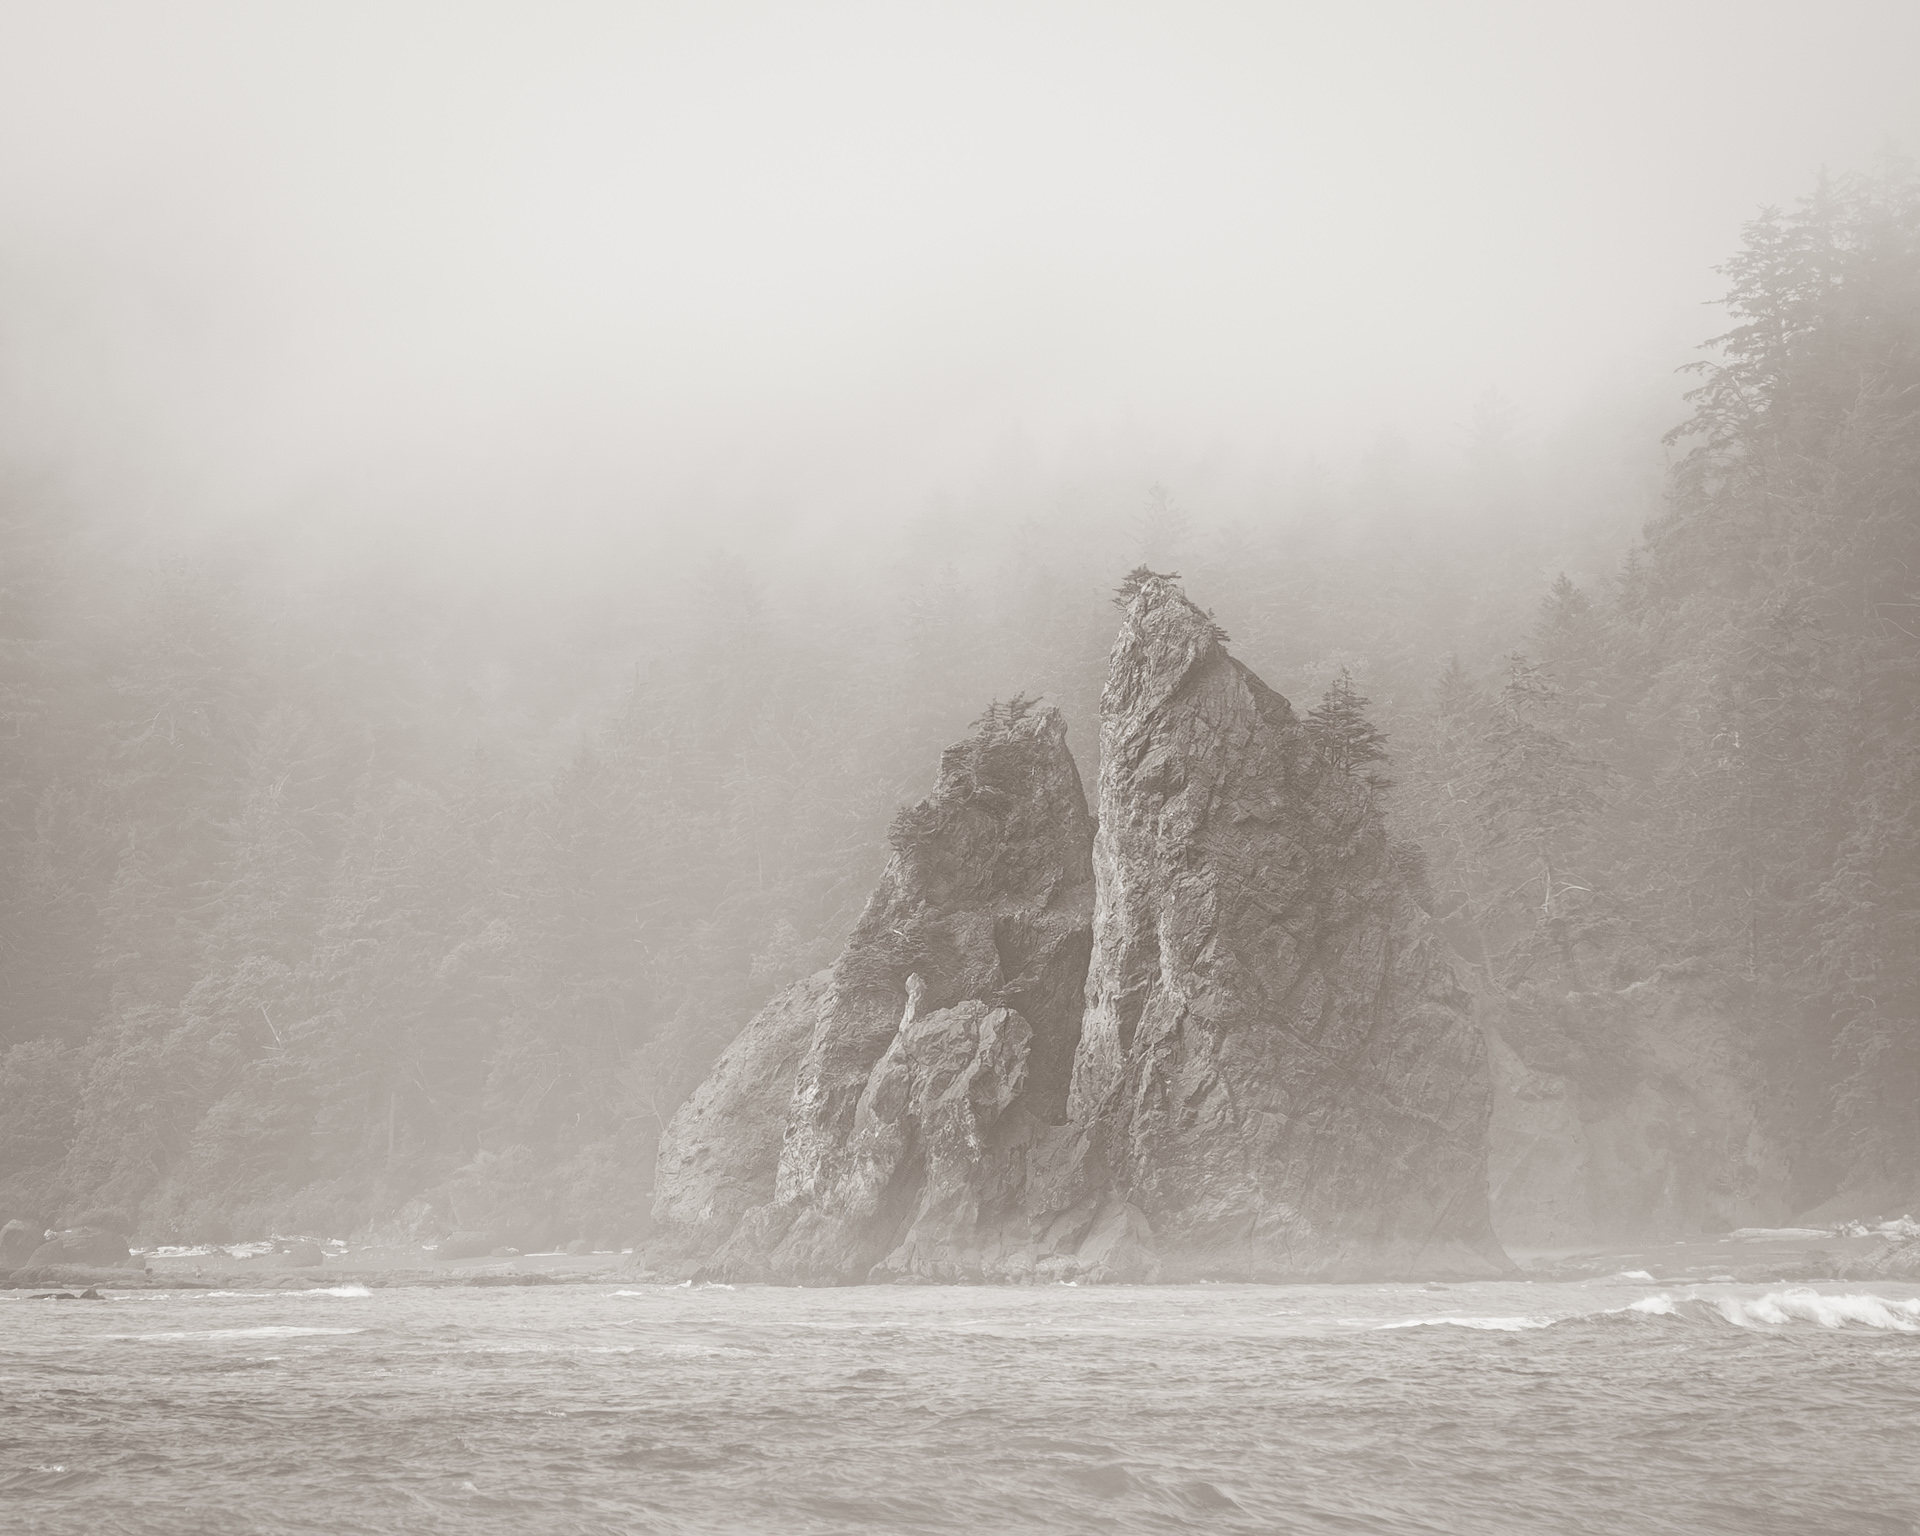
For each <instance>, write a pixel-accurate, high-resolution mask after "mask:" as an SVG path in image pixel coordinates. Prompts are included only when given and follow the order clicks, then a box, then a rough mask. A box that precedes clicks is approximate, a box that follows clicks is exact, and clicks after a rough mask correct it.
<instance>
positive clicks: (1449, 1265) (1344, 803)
mask: <svg viewBox="0 0 1920 1536" xmlns="http://www.w3.org/2000/svg"><path fill="white" fill-rule="evenodd" d="M1121 603H1122V606H1123V609H1124V613H1125V617H1124V620H1123V622H1122V625H1121V630H1120V634H1119V637H1118V639H1117V640H1116V642H1115V645H1114V649H1113V655H1112V661H1111V665H1110V668H1109V672H1108V678H1107V684H1106V689H1105V693H1104V695H1103V698H1102V703H1101V767H1100V784H1099V798H1098V811H1099V816H1098V833H1097V836H1096V834H1095V822H1094V820H1093V819H1092V818H1090V817H1089V816H1088V814H1087V808H1086V803H1085V798H1084V795H1083V793H1082V790H1081V784H1080V778H1079V774H1078V772H1077V770H1076V768H1075V766H1074V763H1073V759H1072V757H1071V755H1070V754H1069V753H1068V751H1067V747H1066V727H1065V724H1064V722H1063V721H1062V720H1061V718H1060V716H1059V715H1058V713H1057V712H1055V711H1053V710H1051V709H1037V708H1034V707H1032V706H1030V705H1028V704H1026V703H1024V702H1022V701H1015V702H1014V703H1013V704H1011V705H999V706H995V708H994V709H993V710H991V711H989V712H988V714H987V715H986V716H985V717H983V718H982V720H981V721H980V722H979V723H978V724H977V725H976V727H975V729H974V731H973V733H972V734H970V735H969V736H968V737H967V738H966V739H965V740H964V741H962V742H960V743H959V744H958V745H956V746H954V747H952V748H950V749H949V750H948V751H947V752H946V754H945V755H944V756H943V758H942V761H941V766H940V776H939V782H938V784H937V785H936V787H935V789H934V792H933V794H932V795H930V796H929V797H928V798H927V799H926V800H923V801H921V802H920V803H919V804H917V805H915V806H913V807H910V808H908V809H907V810H904V811H902V812H901V814H900V816H899V817H898V818H897V819H896V821H895V823H894V827H893V830H892V834H891V843H892V857H891V859H890V860H889V862H888V865H887V869H886V872H885V874H884V875H883V876H882V878H881V881H880V884H879V886H878V887H877V888H876V890H875V891H874V893H873V896H872V897H871V899H870V900H869V901H868V903H867V907H866V910H865V912H864V913H863V914H862V916H861V918H860V921H859V923H858V924H857V925H856V926H855V928H854V931H853V934H852V936H851V938H850V939H849V941H848V944H847V947H846V950H845V951H844V952H843V953H842V955H841V956H840V958H839V960H838V961H837V962H836V963H835V965H834V966H833V967H832V969H831V971H829V972H823V973H821V974H820V975H819V976H816V977H813V978H810V979H808V980H807V981H804V982H801V983H798V984H797V985H796V986H795V987H793V988H792V989H790V990H789V991H788V992H787V993H785V994H783V995H782V996H781V997H780V998H777V999H776V1000H775V1001H774V1002H773V1003H772V1004H771V1005H769V1007H768V1008H767V1009H765V1010H764V1011H763V1012H762V1013H761V1015H760V1016H759V1017H758V1018H757V1019H755V1020H754V1022H753V1023H752V1024H750V1025H749V1026H748V1028H747V1030H746V1031H745V1032H744V1033H743V1035H742V1036H741V1037H740V1039H739V1040H737V1041H736V1042H735V1043H734V1045H733V1046H732V1047H730V1048H729V1050H728V1051H727V1052H726V1054H725V1055H723V1056H722V1057H721V1059H720V1061H719V1063H718V1065H717V1066H716V1067H715V1069H714V1071H713V1073H712V1075H711V1076H710V1077H709V1079H708V1080H707V1082H706V1083H705V1084H703V1085H702V1087H701V1088H700V1089H699V1090H698V1091H697V1092H696V1093H695V1094H694V1096H693V1097H692V1098H691V1099H690V1100H689V1101H688V1103H687V1104H686V1105H685V1106H684V1107H683V1108H682V1109H681V1111H680V1113H679V1114H678V1115H676V1116H675V1118H674V1121H673V1123H672V1125H671V1126H670V1127H669V1129H668V1133H667V1136H666V1137H665V1139H664V1140H663V1142H662V1145H661V1151H660V1162H659V1169H658V1173H657V1178H656V1186H655V1187H656V1191H657V1194H656V1203H655V1223H656V1234H657V1235H656V1237H655V1239H654V1241H653V1242H652V1243H651V1244H650V1245H649V1247H648V1249H647V1251H646V1253H645V1254H644V1255H643V1256H642V1261H643V1265H644V1267H645V1268H647V1269H648V1270H650V1271H652V1272H653V1273H655V1274H657V1275H660V1276H661V1277H662V1278H684V1277H687V1276H689V1275H695V1274H706V1275H709V1276H711V1277H713V1278H716V1279H721V1278H726V1279H738V1280H766V1281H775V1282H787V1283H812V1284H818V1283H847V1282H852V1281H859V1280H870V1279H875V1280H877V1279H894V1280H946V1281H959V1280H1046V1279H1079V1278H1086V1279H1093V1280H1121V1281H1125V1280H1134V1281H1154V1280H1189V1279H1217V1280H1291V1279H1356V1278H1388V1277H1398V1276H1420V1277H1448V1276H1456V1277H1457V1276H1474V1275H1490V1274H1497V1273H1500V1272H1501V1271H1502V1270H1504V1269H1506V1268H1507V1267H1508V1266H1507V1261H1506V1258H1505V1255H1504V1254H1503V1253H1502V1252H1501V1250H1500V1247H1499V1244H1498V1243H1497V1242H1496V1241H1495V1239H1494V1235H1493V1231H1492V1228H1491V1226H1490V1224H1489V1220H1488V1205H1487V1178H1486V1162H1487V1122H1488V1110H1489V1081H1488V1069H1487V1060H1486V1048H1485V1045H1484V1042H1483V1039H1482V1035H1481V1032H1480V1030H1479V1029H1478V1028H1477V1026H1476V1025H1475V1024H1474V1022H1473V1019H1472V1017H1471V1014H1470V1004H1469V999H1468V998H1467V996H1466V994H1465V993H1463V992H1462V991H1461V990H1460V988H1459V986H1458V985H1457V984H1456V982H1455V980H1454V978H1453V975H1452V972H1451V971H1450V970H1449V968H1448V967H1447V965H1446V964H1445V962H1444V961H1443V960H1442V958H1441V956H1440V953H1439V950H1438V946H1437V943H1436V941H1435V939H1434V938H1433V937H1432V936H1431V935H1430V933H1429V932H1428V919H1427V917H1426V915H1425V913H1424V912H1423V911H1422V909H1421V907H1420V904H1419V901H1418V899H1417V893H1418V888H1419V879H1420V876H1419V870H1420V861H1419V858H1418V855H1417V853H1416V852H1414V851H1413V850H1410V849H1405V848H1397V847H1395V846H1394V845H1393V844H1392V843H1391V842H1390V841H1389V838H1388V835H1387V821H1386V811H1385V806H1384V803H1383V802H1384V796H1385V790H1384V788H1383V786H1382V784H1381V783H1380V782H1379V781H1378V780H1377V778H1375V777H1374V776H1373V775H1372V773H1371V772H1370V770H1369V769H1368V768H1367V766H1366V765H1365V764H1356V763H1355V762H1354V761H1353V760H1352V754H1350V753H1346V752H1343V750H1342V742H1341V740H1340V738H1339V732H1338V730H1337V728H1336V727H1334V726H1330V725H1329V724H1328V723H1326V722H1321V721H1316V720H1311V719H1309V720H1303V719H1301V718H1300V717H1298V716H1297V715H1296V714H1295V713H1294V711H1293V709H1292V707H1291V706H1290V705H1289V704H1288V703H1287V701H1286V700H1285V699H1283V698H1282V697H1280V695H1279V694H1277V693H1275V692H1274V691H1273V690H1272V689H1270V688H1268V687H1267V686H1266V685H1265V684H1264V683H1262V682H1261V681H1260V679H1259V678H1257V677H1255V676H1254V675H1253V673H1252V672H1250V671H1249V670H1248V669H1247V668H1246V667H1245V666H1243V665H1241V664H1240V663H1239V662H1238V661H1236V660H1235V659H1234V658H1233V657H1231V656H1230V655H1228V653H1227V650H1226V645H1225V642H1226V636H1225V635H1224V634H1222V632H1221V631H1220V629H1219V627H1218V626H1217V625H1216V624H1215V623H1214V622H1213V620H1212V619H1211V618H1210V617H1209V616H1208V615H1207V614H1206V613H1204V612H1202V611H1201V610H1200V609H1199V608H1197V607H1196V606H1195V605H1194V604H1193V603H1191V602H1190V601H1189V600H1188V599H1187V597H1186V596H1185V594H1184V593H1182V592H1181V590H1180V588H1179V587H1178V585H1177V584H1176V583H1175V581H1174V580H1173V579H1172V578H1170V577H1166V576H1160V575H1156V574H1154V573H1152V572H1147V571H1137V572H1135V573H1134V575H1133V576H1131V577H1129V578H1128V581H1127V584H1126V585H1125V587H1124V588H1123V589H1122V594H1121Z"/></svg>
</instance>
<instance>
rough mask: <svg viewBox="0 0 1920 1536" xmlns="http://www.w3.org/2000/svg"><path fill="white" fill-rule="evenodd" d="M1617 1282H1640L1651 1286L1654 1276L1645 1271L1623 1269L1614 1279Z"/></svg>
mask: <svg viewBox="0 0 1920 1536" xmlns="http://www.w3.org/2000/svg"><path fill="white" fill-rule="evenodd" d="M1613 1278H1614V1279H1616V1280H1639V1281H1643V1282H1645V1283H1647V1284H1651V1283H1652V1281H1653V1276H1652V1275H1650V1274H1648V1273H1647V1271H1646V1270H1644V1269H1623V1270H1621V1271H1620V1273H1619V1274H1617V1275H1615V1276H1614V1277H1613Z"/></svg>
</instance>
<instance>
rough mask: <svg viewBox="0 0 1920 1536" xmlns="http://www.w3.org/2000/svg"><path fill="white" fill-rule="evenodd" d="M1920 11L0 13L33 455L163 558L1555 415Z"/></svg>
mask: <svg viewBox="0 0 1920 1536" xmlns="http://www.w3.org/2000/svg"><path fill="white" fill-rule="evenodd" d="M1916 58H1920V6H1917V5H1915V4H1913V3H1911V0H1874V3H1851V4H1849V3H1844V0H1842V3H1833V0H1828V3H1821V4H1812V3H1766V0H1743V3H1717V0H1716V3H1699V0H1691V3H1690V0H1668V3H1658V4H1655V3H1639V0H1635V3H1610V4H1580V5H1570V4H1555V3H1541V0H1531V3H1513V4H1508V3H1495V0H1477V3H1455V4H1447V3H1431V0H1429V3H1406V4H1365V3H1329V0H1323V3H1319V4H1313V5H1300V4H1285V3H1272V4H1232V5H1228V4H1208V3H1205V0H1176V3H1134V4H1128V3H1118V0H1110V3H1105V4H1050V3H1045V0H1022V3H1018V4H1006V5H1002V4H994V3H982V0H969V3H965V4H946V5H915V4H899V3H896V4H874V5H858V4H840V3H827V4H822V3H809V4H793V5H784V6H779V5H764V6H755V5H739V4H731V3H724V0H705V3H695V4H663V5H649V4H641V3H628V4H612V3H606V4H595V3H584V0H542V3H538V4H533V3H527V4H515V5H501V4H484V3H475V0H464V3H447V4H428V3H415V4H407V3H404V0H402V3H380V4H358V3H343V0H328V3H324V4H322V3H313V4H293V3H267V0H255V3H251V4H226V5H223V4H212V3H195V0H169V3H166V4H151V3H143V0H133V3H125V4H96V3H88V0H58V3H49V0H41V3H26V0H0V380H4V388H5V393H4V404H5V417H6V419H5V420H4V422H0V443H4V448H5V452H6V453H7V455H8V456H9V457H11V458H12V459H13V460H14V461H16V462H20V461H29V462H37V463H39V464H41V465H53V466H55V467H57V468H58V469H59V470H60V472H61V473H62V474H63V475H65V476H67V477H68V479H69V481H70V483H71V484H72V485H73V487H74V488H75V491H76V493H77V494H79V495H81V496H82V497H84V498H87V499H90V500H95V501H101V502H111V503H114V504H116V505H117V506H118V507H119V508H120V509H121V510H122V511H123V512H126V513H129V514H131V515H136V516H140V517H142V518H146V519H150V520H153V521H157V522H161V523H165V522H168V521H169V520H175V521H182V522H200V523H204V522H206V521H207V520H212V521H214V522H216V523H218V522H221V521H224V520H232V519H240V520H245V521H259V522H264V523H267V524H269V525H271V524H274V523H276V522H279V523H286V524H289V525H291V524H299V523H307V524H312V523H316V522H318V523H321V524H324V525H326V526H329V527H337V528H339V529H341V530H344V531H346V532H348V533H350V534H351V535H353V536H354V537H366V538H370V539H371V538H376V537H386V536H389V535H391V534H393V533H394V532H396V531H398V530H404V529H409V528H411V529H413V530H415V531H416V532H418V533H419V534H421V535H422V536H423V537H426V538H430V539H438V538H444V537H445V536H446V535H447V533H448V531H449V530H460V531H461V532H462V535H463V536H465V535H466V534H467V533H468V532H472V533H473V536H474V537H475V538H476V539H477V540H478V541H479V542H483V543H484V542H488V541H489V540H492V541H495V542H497V543H499V544H500V545H501V546H502V547H508V548H511V547H514V546H515V545H516V544H519V543H529V542H539V541H542V540H546V539H554V538H560V537H562V536H563V534H564V533H565V532H567V531H571V532H572V533H574V534H576V535H580V536H582V538H583V540H584V541H585V542H587V543H591V542H592V540H593V538H596V537H598V536H600V534H601V533H603V532H604V531H605V530H607V529H609V528H614V527H621V528H627V529H656V528H662V527H665V528H671V529H679V530H682V531H684V530H686V529H688V528H695V529H698V530H700V531H701V533H702V534H709V533H713V532H715V531H720V532H725V531H727V530H749V529H760V528H764V527H770V526H777V525H779V524H780V523H782V522H784V521H786V520H789V519H793V518H800V519H803V520H804V519H809V518H811V519H816V520H818V519H821V518H839V517H845V516H848V515H852V516H856V517H862V516H888V515H911V513H912V512H913V511H915V510H916V509H918V508H919V507H921V506H923V505H924V504H925V503H926V500H927V498H928V497H929V496H930V495H932V494H934V493H936V492H939V491H941V490H942V489H951V488H954V487H961V488H964V487H966V486H967V485H969V484H971V483H974V482H975V481H976V480H977V479H978V477H979V476H980V475H982V474H983V473H985V472H987V470H988V469H989V468H990V466H991V465H992V464H993V463H994V462H995V461H996V460H998V459H1002V458H1004V457H1005V456H1007V455H1009V454H1016V455H1023V456H1025V457H1026V458H1027V459H1029V460H1031V461H1032V462H1034V463H1037V464H1039V465H1040V466H1042V467H1043V470H1044V471H1045V472H1047V473H1059V474H1062V475H1065V474H1071V473H1073V472H1074V470H1075V468H1076V466H1080V465H1084V464H1088V463H1094V462H1101V461H1106V462H1109V463H1111V462H1113V461H1116V460H1117V461H1120V462H1122V463H1123V464H1127V465H1131V464H1135V463H1137V465H1138V467H1139V468H1140V470H1141V472H1142V473H1143V474H1145V473H1152V472H1158V469H1159V467H1161V466H1163V464H1164V462H1176V463H1177V462H1188V463H1193V462H1203V461H1206V460H1208V459H1210V458H1211V459H1231V460H1236V461H1242V462H1247V463H1253V464H1281V463H1285V462H1288V461H1291V460H1295V459H1298V458H1301V457H1304V456H1306V455H1308V454H1323V455H1331V456H1334V457H1336V458H1337V457H1338V456H1339V455H1341V454H1343V453H1347V452H1350V451H1352V450H1353V449H1354V448H1355V447H1356V446H1358V445H1362V444H1364V443H1365V442H1367V441H1369V440H1371V439H1372V438H1373V437H1374V436H1376V435H1377V434H1379V433H1380V432H1381V431H1382V430H1383V429H1393V430H1396V431H1398V432H1400V433H1403V434H1404V435H1406V436H1407V437H1408V438H1409V439H1410V440H1411V441H1413V442H1415V443H1423V442H1445V441H1446V440H1448V438H1449V436H1450V434H1457V430H1458V425H1459V423H1460V421H1461V420H1462V419H1463V417H1464V416H1465V414H1466V410H1467V406H1468V402H1470V401H1471V400H1472V398H1473V397H1474V396H1476V395H1477V394H1478V393H1479V392H1480V391H1482V390H1484V389H1486V388H1487V387H1489V386H1496V387H1498V388H1500V389H1502V390H1504V391H1505V392H1506V393H1507V394H1508V395H1509V396H1511V397H1512V398H1513V399H1514V400H1516V401H1518V402H1520V404H1521V405H1522V407H1523V409H1524V410H1525V411H1526V413H1527V415H1528V417H1529V419H1530V420H1531V421H1532V422H1533V423H1535V424H1536V425H1539V426H1550V425H1551V424H1552V422H1553V421H1554V420H1556V419H1557V418H1558V417H1560V416H1562V415H1564V414H1565V413H1566V412H1568V411H1569V410H1571V409H1573V408H1574V407H1575V406H1576V404H1577V403H1578V402H1579V401H1580V400H1582V399H1583V398H1586V397H1588V396H1589V395H1590V394H1591V392H1592V391H1594V390H1595V389H1596V388H1605V387H1608V382H1607V381H1609V380H1618V379H1620V378H1623V377H1632V376H1634V375H1636V374H1644V375H1646V376H1648V377H1652V376H1655V375H1659V376H1662V377H1664V371H1665V370H1667V369H1669V368H1670V367H1671V366H1672V364H1673V363H1674V362H1675V361H1677V360H1680V359H1681V358H1682V357H1683V356H1684V349H1685V347H1686V346H1687V345H1688V344H1689V343H1690V342H1692V341H1693V340H1696V339H1698V338H1699V337H1700V336H1703V335H1705V334H1707V333H1708V331H1709V330H1710V329H1712V328H1713V326H1714V323H1715V318H1716V316H1715V314H1714V312H1713V311H1710V310H1703V309H1701V308H1700V307H1699V305H1700V303H1701V301H1702V300H1705V299H1708V298H1711V297H1712V296H1713V295H1714V294H1715V293H1716V292H1717V291H1718V280H1717V279H1715V278H1714V276H1713V275H1712V273H1711V272H1710V271H1709V268H1710V267H1711V266H1712V265H1713V264H1714V263H1715V262H1716V261H1718V260H1720V259H1722V258H1724V257H1725V255H1727V254H1728V253H1729V251H1730V250H1731V249H1732V248H1733V246H1734V244H1735V243H1736V242H1737V239H1738V229H1739V225H1740V224H1741V222H1742V221H1743V220H1745V219H1746V218H1748V217H1750V216H1751V214H1752V212H1753V210H1754V208H1755V207H1756V205H1758V204H1761V203H1763V202H1768V201H1782V200H1788V199H1791V198H1792V197H1794V196H1796V195H1798V194H1799V193H1800V192H1801V191H1803V190H1804V189H1805V187H1806V186H1807V184H1808V183H1809V182H1810V180H1811V178H1812V177H1813V175H1814V174H1815V172H1816V171H1817V169H1818V168H1819V167H1820V166H1821V165H1822V164H1823V163H1824V164H1828V165H1831V166H1833V167H1835V168H1853V167H1864V166H1866V165H1868V164H1869V163H1870V162H1871V161H1872V159H1873V157H1874V155H1875V154H1876V153H1877V152H1878V151H1879V150H1880V149H1881V148H1882V147H1883V145H1885V144H1886V143H1887V141H1888V140H1890V139H1891V140H1894V141H1898V142H1899V143H1901V144H1902V145H1903V146H1904V147H1906V148H1907V149H1908V150H1909V151H1912V150H1914V149H1916V148H1920V85H1916V79H1915V74H1914V60H1915V59H1916Z"/></svg>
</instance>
